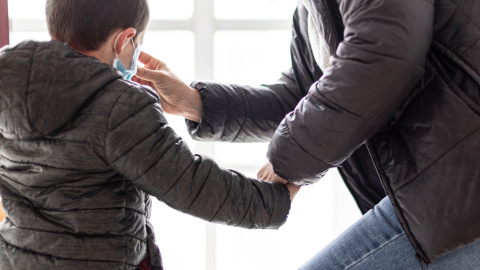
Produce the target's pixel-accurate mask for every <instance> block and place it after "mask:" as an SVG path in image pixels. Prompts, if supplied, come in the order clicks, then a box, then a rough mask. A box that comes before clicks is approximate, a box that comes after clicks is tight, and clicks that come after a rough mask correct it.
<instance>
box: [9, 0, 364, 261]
mask: <svg viewBox="0 0 480 270" xmlns="http://www.w3.org/2000/svg"><path fill="white" fill-rule="evenodd" d="M296 4H297V2H296V1H295V0H175V1H171V0H150V6H151V23H150V26H149V29H148V31H147V33H146V36H145V40H144V45H143V46H142V50H144V51H146V52H148V53H150V54H152V55H153V56H155V57H157V58H159V59H161V60H162V61H164V62H166V63H167V64H168V65H169V67H170V68H171V69H172V70H173V71H174V72H175V73H176V74H177V75H178V76H179V77H180V78H181V79H183V80H184V81H185V82H187V83H190V82H192V81H193V80H200V79H206V80H217V81H221V82H228V83H239V84H252V85H259V84H262V83H265V84H268V83H273V82H275V80H276V79H277V78H279V77H280V73H281V72H282V71H284V70H286V69H288V68H290V51H289V46H290V39H291V32H290V26H291V18H292V15H293V12H294V10H295V8H296ZM8 5H9V17H10V20H11V33H10V44H11V45H13V44H16V43H18V42H21V41H22V40H25V39H35V40H49V35H48V32H47V27H46V23H45V14H44V13H45V12H44V6H45V0H9V1H8ZM168 120H169V122H170V123H171V125H172V126H173V127H174V129H175V130H176V132H177V133H178V134H180V135H181V136H182V137H183V139H184V140H185V141H187V143H188V144H189V146H190V148H191V149H192V151H193V152H195V153H202V154H206V155H208V156H211V157H212V158H213V159H214V160H216V161H217V162H218V163H219V164H220V165H221V166H223V167H225V168H229V169H233V170H236V171H240V172H242V173H244V174H246V175H247V176H250V177H255V176H256V172H257V171H258V169H260V168H261V166H262V165H263V164H264V163H266V162H267V160H266V150H267V143H255V144H227V143H199V142H194V141H193V140H191V139H190V136H189V135H188V133H187V131H186V126H185V123H184V119H182V118H179V117H172V116H168ZM154 201H155V202H154V206H153V207H154V209H153V214H152V221H153V224H154V225H155V230H156V237H157V243H158V244H159V246H160V250H161V251H162V256H163V259H164V263H165V268H166V269H170V270H182V269H197V270H240V269H242V270H243V269H251V270H257V269H275V270H283V269H285V270H286V269H295V268H297V267H298V266H300V265H301V264H302V263H304V262H305V261H307V260H308V259H309V258H310V257H311V256H313V255H314V254H315V253H316V252H317V251H319V250H320V249H321V248H322V247H323V246H325V245H326V244H327V243H328V242H329V241H331V240H332V239H334V238H335V236H337V235H338V234H339V233H341V232H342V231H343V230H344V229H346V228H347V227H348V226H349V225H350V224H352V223H353V222H354V221H355V220H357V219H358V218H359V217H360V211H359V210H358V208H357V206H356V205H355V204H354V202H353V199H352V198H351V196H350V195H349V193H348V192H347V189H346V187H345V185H344V184H343V182H342V180H341V178H340V177H339V175H338V173H337V171H336V170H332V171H331V172H329V173H328V174H327V176H326V177H325V178H324V179H322V180H321V181H320V182H319V183H317V184H315V185H312V186H309V187H306V188H304V189H302V190H301V191H300V193H299V194H298V196H297V198H296V201H294V203H293V205H292V210H291V213H290V217H289V220H288V221H287V223H286V224H285V225H284V226H283V227H282V228H281V229H280V230H278V231H259V230H257V231H249V230H245V229H239V228H230V227H226V226H223V225H212V224H207V223H206V222H204V221H202V220H199V219H196V218H193V217H190V216H187V215H184V214H182V213H179V212H176V211H174V210H172V209H170V208H168V207H167V206H165V205H164V204H163V203H161V202H158V201H156V200H154ZM285 254H289V255H288V256H285Z"/></svg>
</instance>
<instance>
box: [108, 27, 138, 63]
mask: <svg viewBox="0 0 480 270" xmlns="http://www.w3.org/2000/svg"><path fill="white" fill-rule="evenodd" d="M123 33H125V31H123V32H121V33H120V34H118V36H117V37H116V38H115V42H114V43H113V51H114V52H115V58H116V59H118V54H117V41H118V39H119V38H120V36H121V35H122V34H123ZM133 47H135V44H133ZM123 48H125V46H123Z"/></svg>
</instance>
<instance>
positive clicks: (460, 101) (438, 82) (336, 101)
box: [188, 0, 480, 263]
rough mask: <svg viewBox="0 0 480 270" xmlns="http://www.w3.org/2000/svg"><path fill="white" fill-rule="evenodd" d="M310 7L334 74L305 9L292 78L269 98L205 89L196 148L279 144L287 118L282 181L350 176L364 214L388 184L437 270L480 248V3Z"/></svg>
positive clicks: (298, 20) (278, 167) (327, 1)
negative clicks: (449, 256)
mask: <svg viewBox="0 0 480 270" xmlns="http://www.w3.org/2000/svg"><path fill="white" fill-rule="evenodd" d="M311 2H312V3H313V9H312V10H311V12H312V14H311V15H312V16H313V17H314V19H315V20H316V25H317V26H318V29H317V30H318V31H319V32H320V33H321V35H323V37H324V38H325V40H326V43H327V46H328V50H329V52H330V54H331V55H332V57H331V59H330V64H331V67H330V68H328V69H327V70H324V71H323V73H322V71H321V70H319V67H318V66H317V65H316V63H315V60H314V58H313V56H312V52H311V47H310V44H309V38H308V36H307V16H308V14H307V11H306V9H305V7H304V6H303V5H302V4H301V3H302V1H300V5H299V7H298V9H297V11H296V13H295V17H294V25H293V41H292V47H291V49H292V50H291V52H292V65H293V68H292V69H291V70H290V71H288V72H286V73H284V74H283V77H282V78H281V79H280V81H279V82H277V83H276V84H274V85H265V86H262V87H248V86H240V85H224V84H216V83H210V82H196V83H194V84H193V86H194V87H196V88H197V89H198V90H199V91H200V93H201V95H202V98H203V102H204V108H205V111H204V117H203V119H202V122H201V124H200V125H197V124H195V123H192V122H189V123H188V125H189V129H190V132H191V134H192V136H193V137H194V138H198V139H204V140H224V141H250V140H264V139H270V138H271V136H272V134H273V132H274V131H275V129H276V128H277V126H278V124H279V123H280V122H281V121H282V118H284V116H285V115H287V116H286V117H285V119H284V120H283V121H282V122H281V123H280V125H279V126H278V129H276V132H275V134H274V135H273V138H272V141H271V143H270V147H269V152H268V157H269V159H270V161H271V162H272V164H273V167H274V170H275V172H276V173H277V174H279V175H280V176H282V177H284V178H286V179H288V180H289V181H291V182H294V183H297V184H309V183H314V182H316V181H317V180H319V179H320V178H321V177H322V176H323V175H324V173H325V171H326V170H327V169H329V168H331V167H338V166H341V168H340V172H341V173H342V176H343V177H344V179H345V182H346V183H347V185H348V186H349V188H350V190H351V191H352V193H353V195H354V197H355V198H356V200H357V202H358V204H359V206H360V208H361V209H362V210H363V211H365V210H368V208H371V207H372V206H373V205H374V204H375V203H376V202H378V201H379V200H380V199H381V198H382V197H383V196H384V194H385V191H383V190H382V189H381V188H380V182H381V183H383V186H384V188H385V190H386V192H387V193H388V195H389V197H390V199H391V201H392V204H393V206H394V208H395V210H396V213H397V215H398V217H399V219H400V221H401V224H402V226H403V228H404V229H405V231H406V233H407V235H408V237H409V239H410V240H411V242H412V244H413V245H414V247H415V249H416V251H417V253H418V256H419V258H420V259H422V260H423V261H424V262H427V263H429V262H432V261H433V260H435V259H436V258H438V257H439V256H441V255H442V254H445V253H446V252H449V251H451V250H453V249H455V248H458V247H460V246H463V245H466V244H469V243H471V242H473V241H474V240H476V239H478V238H480V207H479V205H480V196H479V194H480V161H479V159H478V157H477V155H478V154H477V153H478V149H480V15H479V14H480V2H479V1H477V0H458V1H453V0H435V1H434V0H412V1H404V0H376V1H368V0H337V1H335V0H314V1H311ZM366 146H367V147H368V151H367V147H366ZM372 160H373V164H374V166H372ZM379 180H381V181H379Z"/></svg>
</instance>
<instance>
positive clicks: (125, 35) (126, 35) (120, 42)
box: [114, 27, 137, 54]
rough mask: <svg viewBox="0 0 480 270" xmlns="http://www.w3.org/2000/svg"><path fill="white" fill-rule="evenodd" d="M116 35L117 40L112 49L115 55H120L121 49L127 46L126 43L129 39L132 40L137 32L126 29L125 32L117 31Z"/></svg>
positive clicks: (132, 29)
mask: <svg viewBox="0 0 480 270" xmlns="http://www.w3.org/2000/svg"><path fill="white" fill-rule="evenodd" d="M117 32H118V33H116V35H117V38H116V39H115V44H114V46H115V47H114V49H115V51H116V52H117V54H121V53H122V52H123V48H125V46H126V45H127V43H128V42H130V39H132V38H133V37H134V36H135V35H136V34H137V30H135V28H132V27H130V28H127V29H125V31H123V32H122V31H121V30H120V31H117Z"/></svg>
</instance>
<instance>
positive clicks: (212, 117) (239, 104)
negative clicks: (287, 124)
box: [187, 70, 305, 142]
mask: <svg viewBox="0 0 480 270" xmlns="http://www.w3.org/2000/svg"><path fill="white" fill-rule="evenodd" d="M192 87H194V88H196V89H197V90H198V91H199V92H200V94H201V97H202V101H203V108H204V112H203V115H202V120H201V122H200V123H195V122H192V121H188V120H187V127H188V130H189V132H190V134H191V136H192V137H193V138H194V139H196V140H204V141H225V142H254V141H257V142H258V141H269V140H270V139H271V137H272V135H273V133H274V132H275V130H276V129H277V127H278V124H280V122H281V121H282V119H283V118H284V117H285V115H286V114H287V113H289V112H291V111H292V110H293V109H294V108H295V106H296V105H297V104H298V101H299V100H300V99H301V98H302V97H303V96H304V95H305V94H302V93H301V91H299V90H298V89H297V85H296V83H295V79H294V75H293V71H292V70H288V71H286V72H284V73H283V74H282V77H281V79H280V80H278V81H277V82H276V83H275V84H273V85H262V86H258V87H253V86H246V85H234V84H222V83H215V82H207V81H200V82H194V83H193V84H192Z"/></svg>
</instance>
